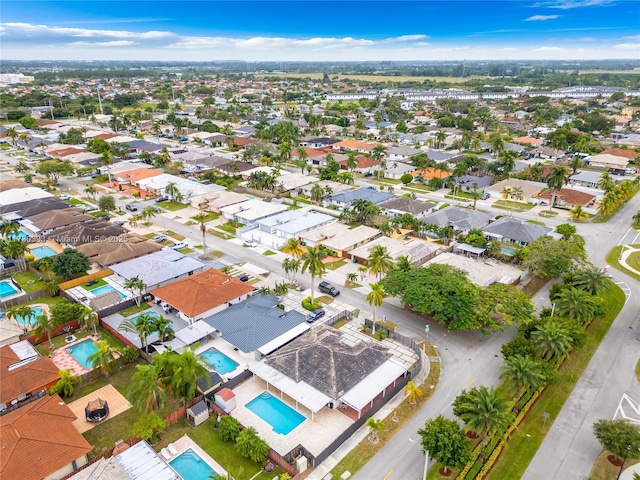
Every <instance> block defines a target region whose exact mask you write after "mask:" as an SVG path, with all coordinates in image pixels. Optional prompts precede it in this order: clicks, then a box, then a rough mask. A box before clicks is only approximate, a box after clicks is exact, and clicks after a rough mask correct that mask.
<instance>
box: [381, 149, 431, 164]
mask: <svg viewBox="0 0 640 480" xmlns="http://www.w3.org/2000/svg"><path fill="white" fill-rule="evenodd" d="M419 153H424V151H423V150H418V149H417V148H411V147H391V148H388V149H387V153H386V156H387V159H388V161H389V162H405V163H408V162H410V158H411V157H412V156H413V155H417V154H419Z"/></svg>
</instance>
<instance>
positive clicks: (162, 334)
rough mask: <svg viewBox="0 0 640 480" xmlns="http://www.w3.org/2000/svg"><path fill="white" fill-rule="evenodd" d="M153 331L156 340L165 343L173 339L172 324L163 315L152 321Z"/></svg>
mask: <svg viewBox="0 0 640 480" xmlns="http://www.w3.org/2000/svg"><path fill="white" fill-rule="evenodd" d="M152 328H153V330H154V331H156V332H158V339H159V340H160V341H161V342H165V341H167V340H170V339H171V338H173V336H174V334H175V332H174V331H173V323H172V322H171V320H169V319H168V318H167V317H165V316H164V315H158V316H157V317H156V318H155V319H154V321H153V326H152Z"/></svg>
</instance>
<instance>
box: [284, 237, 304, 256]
mask: <svg viewBox="0 0 640 480" xmlns="http://www.w3.org/2000/svg"><path fill="white" fill-rule="evenodd" d="M282 252H283V253H285V254H287V255H291V256H292V257H293V258H300V257H302V256H303V255H304V248H303V247H302V244H301V243H300V241H299V240H298V239H297V238H295V237H291V238H290V239H289V240H287V243H285V244H284V246H283V247H282Z"/></svg>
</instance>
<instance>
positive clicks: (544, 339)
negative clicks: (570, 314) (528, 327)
mask: <svg viewBox="0 0 640 480" xmlns="http://www.w3.org/2000/svg"><path fill="white" fill-rule="evenodd" d="M531 340H532V341H533V345H534V346H535V348H536V350H537V352H538V353H539V354H540V355H541V356H542V358H543V359H544V360H551V359H552V358H554V357H555V358H559V357H561V356H563V355H564V354H565V353H567V352H568V351H569V350H571V348H572V347H573V339H572V338H571V334H570V333H569V331H568V330H567V328H566V327H565V326H564V325H563V324H562V323H559V322H556V321H548V322H547V323H546V324H544V325H542V326H541V327H538V329H537V330H534V331H533V332H531Z"/></svg>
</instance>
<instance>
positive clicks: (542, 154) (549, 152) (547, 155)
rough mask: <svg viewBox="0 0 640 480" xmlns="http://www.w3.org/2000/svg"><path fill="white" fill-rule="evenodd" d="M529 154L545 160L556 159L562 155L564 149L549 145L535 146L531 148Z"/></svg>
mask: <svg viewBox="0 0 640 480" xmlns="http://www.w3.org/2000/svg"><path fill="white" fill-rule="evenodd" d="M531 154H532V155H533V156H535V157H536V158H542V159H545V160H557V159H559V158H562V157H564V154H565V151H564V150H560V149H559V148H551V147H537V148H534V149H533V150H531Z"/></svg>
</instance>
